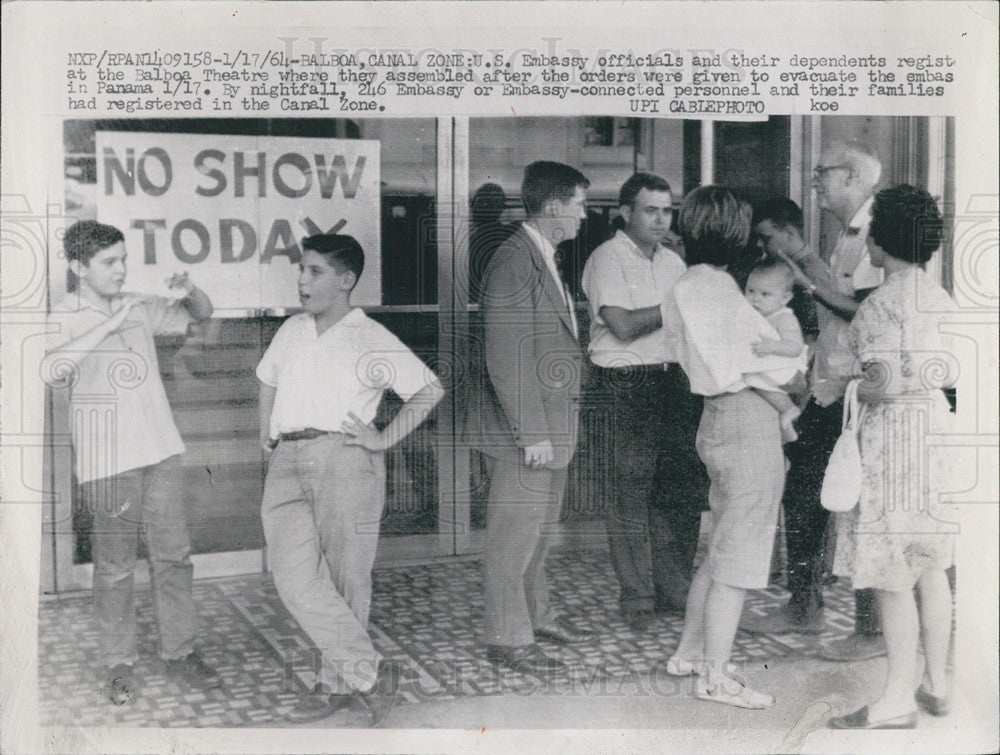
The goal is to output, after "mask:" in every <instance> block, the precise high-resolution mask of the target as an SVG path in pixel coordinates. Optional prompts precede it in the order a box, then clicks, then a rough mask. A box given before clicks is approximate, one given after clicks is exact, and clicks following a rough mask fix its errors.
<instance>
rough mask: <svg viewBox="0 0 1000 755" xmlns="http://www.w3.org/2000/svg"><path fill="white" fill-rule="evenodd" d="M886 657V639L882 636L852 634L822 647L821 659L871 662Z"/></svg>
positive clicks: (820, 651) (820, 650)
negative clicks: (873, 659)
mask: <svg viewBox="0 0 1000 755" xmlns="http://www.w3.org/2000/svg"><path fill="white" fill-rule="evenodd" d="M883 655H885V637H883V636H882V635H880V634H877V635H866V634H852V635H849V636H847V637H844V638H843V639H840V640H834V641H833V642H830V643H828V644H826V645H821V646H820V649H819V657H820V658H822V659H823V660H825V661H842V662H850V661H869V660H871V659H872V658H881V657H882V656H883Z"/></svg>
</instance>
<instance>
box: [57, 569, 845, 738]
mask: <svg viewBox="0 0 1000 755" xmlns="http://www.w3.org/2000/svg"><path fill="white" fill-rule="evenodd" d="M548 574H549V578H550V580H551V582H550V584H551V589H552V595H553V598H554V601H555V603H556V606H557V608H558V609H560V611H561V613H562V614H563V615H564V616H566V617H567V618H569V619H571V620H572V621H574V622H575V623H576V624H577V625H579V626H581V627H584V628H587V629H591V630H593V631H595V632H596V633H597V634H598V639H597V640H596V641H595V642H593V643H590V644H587V645H583V646H579V647H574V648H561V647H559V646H557V645H554V644H549V643H546V642H543V643H542V644H543V646H544V647H545V649H546V650H547V651H549V652H551V653H552V654H554V655H557V656H558V657H560V658H562V659H563V660H565V661H566V662H567V663H568V664H569V666H570V673H569V674H567V675H566V676H565V677H561V678H560V679H559V680H558V681H542V680H540V679H537V678H535V677H531V676H524V675H521V674H516V673H513V672H505V671H497V670H496V669H495V668H494V667H493V666H492V665H491V664H489V663H487V662H486V661H485V659H484V658H483V653H484V649H483V646H482V645H481V644H480V640H479V635H480V633H481V631H482V608H483V605H482V583H481V578H480V571H479V563H478V561H475V560H471V559H456V560H451V561H448V562H435V563H430V564H426V565H418V566H406V567H394V568H385V569H379V570H376V572H375V574H374V595H373V601H372V612H371V632H372V636H373V638H374V641H375V644H376V646H377V648H378V649H379V651H380V652H381V653H382V654H383V655H384V656H385V657H387V658H393V659H398V660H400V661H402V662H403V663H404V665H405V671H404V675H403V679H402V681H401V686H400V691H401V697H402V699H401V701H400V703H401V704H416V703H419V702H422V701H437V700H449V699H455V698H461V697H467V696H475V695H504V694H516V695H527V694H562V695H565V694H574V693H575V692H578V693H579V694H587V693H588V692H589V691H590V690H592V689H593V687H594V685H598V686H599V687H600V686H601V685H608V686H610V685H615V686H616V688H618V689H620V690H621V692H622V694H628V692H629V690H633V691H635V690H638V689H641V687H642V685H643V684H647V683H649V681H650V680H651V679H654V678H656V675H657V670H658V669H659V668H661V667H662V665H663V664H664V663H665V661H666V660H667V659H668V658H669V657H670V654H671V652H672V651H673V649H674V647H675V646H676V644H677V640H678V638H679V636H680V631H681V617H680V616H678V615H665V616H659V617H658V618H657V622H656V623H655V624H654V626H653V627H652V628H651V629H650V630H649V631H647V632H643V633H636V632H633V631H631V630H629V628H628V627H627V626H626V625H625V624H624V623H623V622H622V620H621V618H620V616H619V615H618V611H617V605H616V603H617V592H618V587H617V583H616V581H615V578H614V573H613V571H612V568H611V563H610V560H609V557H608V555H607V553H604V552H600V551H596V552H575V553H557V554H553V555H552V556H550V558H549V562H548ZM785 596H786V593H785V591H784V590H783V589H781V588H780V587H772V588H771V589H768V590H763V591H755V592H752V593H750V594H749V597H748V601H747V604H748V610H750V611H753V612H757V613H762V612H764V611H766V610H768V609H769V608H771V607H773V606H774V605H776V604H778V603H780V602H781V601H782V600H784V598H785ZM195 601H196V602H197V605H198V608H199V612H200V616H201V622H202V627H203V631H202V638H201V643H202V646H203V655H204V656H205V658H206V660H207V661H208V662H209V663H211V664H212V665H213V666H214V667H215V668H216V669H218V671H219V673H220V674H221V675H222V677H223V687H222V688H221V689H216V690H210V691H196V690H189V689H186V688H181V687H180V686H178V685H177V684H176V683H175V682H173V681H171V680H169V679H168V678H167V677H166V676H165V675H164V673H163V668H162V665H161V664H160V663H159V662H158V661H157V660H156V647H155V623H154V619H153V610H152V605H151V602H150V595H149V592H148V591H143V592H139V593H138V595H137V599H136V602H137V610H138V616H139V636H140V647H139V652H140V656H141V660H140V662H139V663H138V664H137V666H136V678H137V681H138V683H139V685H140V690H139V694H138V696H137V699H136V700H134V701H133V702H132V703H130V704H128V705H125V706H121V707H117V708H116V707H114V706H112V705H111V704H110V703H107V702H105V700H104V698H103V697H102V695H101V691H100V688H101V685H102V684H103V681H104V680H103V679H101V678H100V677H99V676H97V674H96V672H95V663H96V657H97V633H98V629H97V624H96V622H95V621H94V619H93V615H92V607H91V599H90V596H89V595H79V596H76V595H74V596H71V597H63V598H59V599H54V600H47V601H44V602H42V604H41V606H40V609H39V658H40V664H39V665H40V668H39V673H40V697H41V713H42V720H43V722H44V723H45V725H53V726H58V725H64V724H69V723H72V724H75V725H79V726H103V725H108V726H115V725H119V726H165V727H166V726H178V727H188V726H215V727H225V726H281V725H282V724H283V719H282V713H283V712H284V711H285V710H287V709H288V707H289V706H290V705H291V704H292V703H294V701H295V699H296V697H297V695H298V694H299V692H300V691H302V690H303V689H306V688H308V687H310V686H311V685H312V683H313V678H314V677H313V671H312V669H313V662H314V661H315V659H316V658H315V650H314V649H313V648H312V647H311V645H310V643H309V641H308V639H307V638H306V637H305V635H304V634H303V633H302V632H301V630H300V629H299V628H298V625H297V624H296V623H295V621H294V620H293V619H292V618H291V617H290V616H289V615H288V613H287V612H286V611H285V609H284V607H283V606H282V604H281V601H280V600H279V599H278V596H277V593H276V592H275V589H274V585H273V584H272V582H271V579H270V576H269V575H252V576H245V577H235V578H227V579H222V580H211V581H200V582H198V583H196V585H195ZM826 605H827V624H826V631H827V632H828V634H827V635H825V638H827V639H828V638H830V637H833V636H837V635H842V634H846V633H848V632H849V631H850V629H851V628H852V626H853V610H854V606H853V595H852V593H851V592H850V591H849V589H848V587H847V586H846V585H845V584H844V582H843V581H841V582H840V583H838V584H835V585H833V586H831V587H829V588H828V589H827V596H826ZM819 639H820V638H817V637H804V636H800V635H782V636H769V635H764V636H751V635H747V634H743V633H740V634H738V635H737V638H736V647H735V649H734V658H733V660H735V661H737V662H752V661H758V660H759V661H764V660H767V659H771V658H787V657H793V656H799V657H809V656H814V655H815V653H816V650H817V647H818V643H819ZM355 719H357V720H355ZM360 720H361V719H360V718H358V717H353V718H352V717H351V715H349V714H348V715H347V716H346V718H345V721H344V725H345V726H356V725H363V723H358V721H360Z"/></svg>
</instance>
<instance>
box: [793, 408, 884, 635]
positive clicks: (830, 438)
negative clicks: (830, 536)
mask: <svg viewBox="0 0 1000 755" xmlns="http://www.w3.org/2000/svg"><path fill="white" fill-rule="evenodd" d="M843 411H844V402H843V401H837V402H835V403H833V404H830V405H829V406H820V405H819V404H817V403H816V401H815V400H812V399H810V401H809V403H808V404H807V405H806V407H805V409H803V411H802V415H801V416H800V417H799V419H798V421H797V422H796V426H797V428H798V432H799V438H798V440H797V441H795V442H794V443H790V444H788V445H787V446H785V455H786V456H787V457H788V461H789V465H790V466H789V468H788V474H787V476H786V478H785V494H784V497H783V498H782V505H783V506H784V509H785V543H786V548H787V551H788V589H789V591H790V592H791V594H792V596H791V599H790V602H789V608H790V610H791V611H792V614H793V616H795V617H796V619H798V620H799V621H803V622H806V623H808V622H809V621H810V620H811V619H813V618H815V617H816V616H817V614H818V613H819V612H820V611H821V610H822V608H823V576H824V575H823V564H824V562H825V553H824V547H823V546H824V535H825V533H826V527H827V523H828V521H829V518H830V512H829V511H827V510H826V509H824V508H823V507H822V506H821V505H820V501H819V499H820V492H821V491H822V489H823V475H824V473H825V472H826V465H827V462H828V461H829V459H830V455H831V454H832V453H833V447H834V446H835V445H836V443H837V438H839V437H840V430H841V425H842V421H843ZM854 603H855V631H856V632H857V633H858V634H863V635H869V636H871V635H876V634H878V633H879V632H880V631H881V629H880V624H879V616H878V607H877V605H876V603H875V593H874V591H873V590H857V591H855V593H854Z"/></svg>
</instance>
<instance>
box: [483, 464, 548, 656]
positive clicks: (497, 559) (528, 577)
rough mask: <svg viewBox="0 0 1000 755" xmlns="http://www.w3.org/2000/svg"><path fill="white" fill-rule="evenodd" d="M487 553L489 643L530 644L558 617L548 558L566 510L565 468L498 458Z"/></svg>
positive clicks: (485, 579) (488, 517) (485, 589)
mask: <svg viewBox="0 0 1000 755" xmlns="http://www.w3.org/2000/svg"><path fill="white" fill-rule="evenodd" d="M492 461H493V476H492V479H491V480H490V492H489V499H488V502H487V509H486V552H485V553H484V554H483V592H484V599H485V605H484V616H483V618H484V623H485V640H486V644H488V645H504V646H508V647H512V646H521V645H531V644H532V643H534V641H535V633H534V630H535V629H537V628H539V627H543V626H545V625H546V624H549V623H550V622H552V621H553V620H554V619H555V613H554V611H553V608H552V605H551V603H550V602H549V585H548V581H547V579H546V577H545V558H546V556H547V555H548V552H549V546H550V544H551V540H552V537H553V535H554V534H555V529H556V526H557V525H558V522H559V512H560V509H561V507H562V497H563V493H564V492H565V490H566V469H565V468H561V469H530V468H529V467H526V466H525V465H524V464H521V463H512V462H509V461H505V460H503V459H493V460H492Z"/></svg>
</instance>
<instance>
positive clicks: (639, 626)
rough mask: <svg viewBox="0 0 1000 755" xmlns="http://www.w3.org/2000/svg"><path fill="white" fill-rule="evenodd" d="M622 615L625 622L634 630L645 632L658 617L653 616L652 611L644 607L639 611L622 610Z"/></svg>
mask: <svg viewBox="0 0 1000 755" xmlns="http://www.w3.org/2000/svg"><path fill="white" fill-rule="evenodd" d="M622 617H623V618H624V619H625V623H626V624H628V628H629V629H631V630H632V631H633V632H645V631H646V630H648V629H649V628H650V627H651V626H653V621H654V620H655V618H656V617H655V616H653V612H652V611H648V610H642V609H640V610H637V611H624V612H622Z"/></svg>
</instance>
